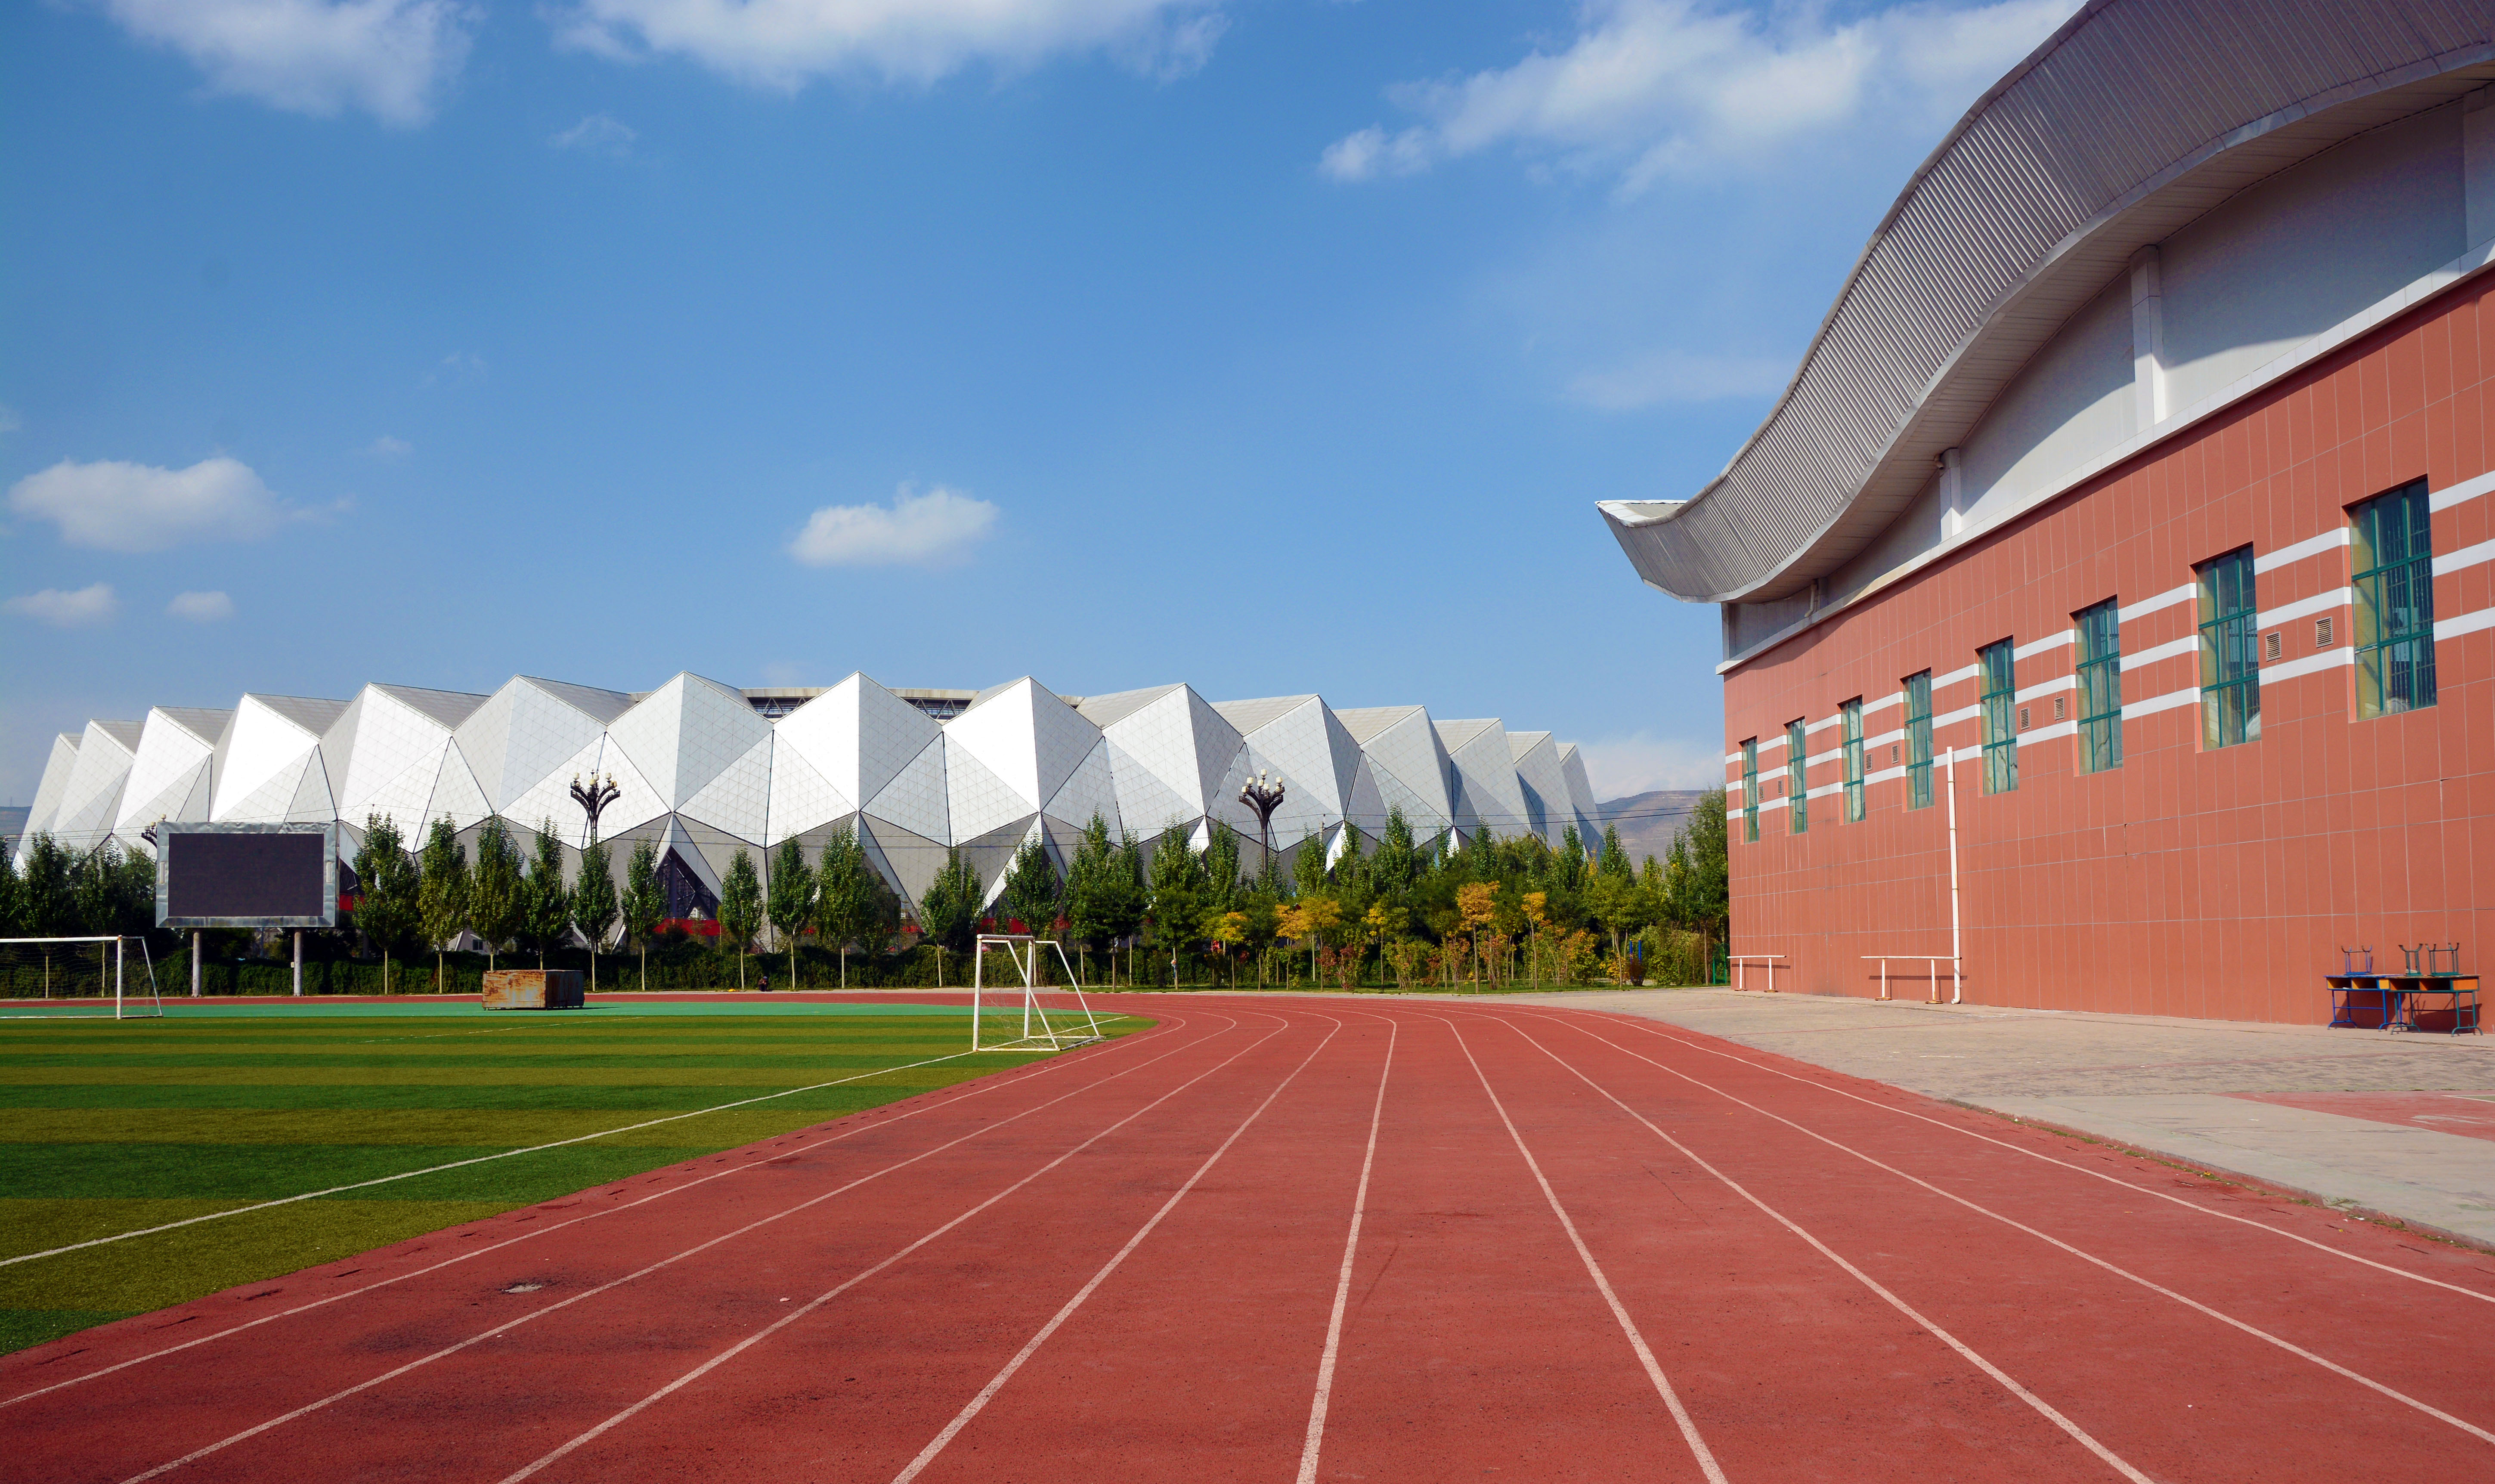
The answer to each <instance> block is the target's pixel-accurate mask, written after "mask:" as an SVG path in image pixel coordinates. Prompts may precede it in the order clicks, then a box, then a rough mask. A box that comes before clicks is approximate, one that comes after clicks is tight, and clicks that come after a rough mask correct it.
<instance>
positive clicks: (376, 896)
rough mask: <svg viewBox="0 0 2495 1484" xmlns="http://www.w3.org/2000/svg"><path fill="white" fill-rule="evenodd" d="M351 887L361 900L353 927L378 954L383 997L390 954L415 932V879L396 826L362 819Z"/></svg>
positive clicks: (377, 817) (413, 865) (370, 817)
mask: <svg viewBox="0 0 2495 1484" xmlns="http://www.w3.org/2000/svg"><path fill="white" fill-rule="evenodd" d="M355 882H356V884H357V885H358V886H360V887H361V888H362V890H363V894H364V897H363V902H362V903H361V905H359V906H358V907H356V909H355V927H356V929H357V930H358V931H360V932H361V933H362V934H363V935H364V938H365V939H366V941H368V942H370V943H372V945H373V946H374V947H375V948H377V949H379V950H380V951H381V956H382V993H383V994H388V993H389V988H390V972H389V961H390V952H391V950H392V949H394V948H397V947H399V946H400V945H402V944H403V943H406V942H407V940H408V938H409V937H410V935H412V934H414V933H415V932H416V923H417V904H416V888H417V877H416V863H415V862H414V861H412V860H410V859H408V854H407V847H406V842H405V841H404V840H403V839H401V837H400V835H399V832H398V825H397V824H395V823H394V822H392V821H391V820H390V819H389V818H388V817H387V816H385V815H378V814H375V815H367V816H365V817H364V844H363V848H362V849H361V850H357V851H356V852H355Z"/></svg>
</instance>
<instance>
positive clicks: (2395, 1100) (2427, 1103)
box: [2227, 1093, 2495, 1139]
mask: <svg viewBox="0 0 2495 1484" xmlns="http://www.w3.org/2000/svg"><path fill="white" fill-rule="evenodd" d="M2227 1096H2228V1097H2230V1098H2243V1099H2244V1100H2245V1101H2246V1102H2274V1103H2276V1104H2278V1105H2279V1106H2280V1107H2283V1108H2303V1109H2305V1110H2306V1111H2308V1112H2313V1113H2336V1114H2338V1115H2339V1116H2340V1117H2341V1118H2361V1119H2365V1120H2367V1121H2368V1122H2371V1123H2377V1124H2400V1125H2404V1126H2406V1127H2408V1128H2431V1129H2433V1130H2434V1131H2435V1132H2437V1133H2458V1134H2465V1135H2466V1136H2468V1137H2470V1138H2473V1139H2495V1093H2229V1094H2228V1095H2227Z"/></svg>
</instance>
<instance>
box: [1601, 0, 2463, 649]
mask: <svg viewBox="0 0 2495 1484" xmlns="http://www.w3.org/2000/svg"><path fill="white" fill-rule="evenodd" d="M2490 63H2495V11H2490V7H2489V6H2488V5H2487V4H2485V3H2483V0H2366V3H2364V4H2362V5H2357V4H2351V3H2349V0H2259V3H2251V0H2090V3H2089V4H2088V5H2086V6H2085V7H2083V8H2082V9H2081V10H2080V11H2079V14H2078V15H2074V16H2072V17H2071V19H2070V20H2069V21H2068V22H2067V23H2065V24H2064V25H2063V26H2062V28H2061V29H2060V30H2059V31H2057V32H2055V33H2054V34H2053V36H2052V37H2051V38H2050V39H2049V40H2048V41H2047V42H2046V43H2045V44H2044V45H2043V46H2039V47H2038V48H2037V49H2036V50H2035V52H2034V53H2033V54H2031V55H2030V56H2029V57H2028V58H2027V59H2026V60H2025V61H2024V62H2022V63H2020V64H2019V65H2018V67H2017V68H2016V69H2014V70H2013V71H2012V72H2011V73H2010V75H2009V76H2008V77H2004V78H2002V79H2001V80H2000V81H1999V82H1997V83H1995V84H1994V85H1993V87H1992V89H1991V90H1990V91H1989V92H1987V93H1986V94H1985V96H1984V97H1983V98H1982V99H1981V100H1979V101H1978V102H1977V104H1976V105H1975V107H1974V108H1970V109H1968V110H1967V113H1966V116H1965V117H1964V118H1962V119H1960V120H1959V121H1958V124H1957V127H1956V129H1954V130H1952V131H1951V133H1950V135H1949V137H1948V138H1947V139H1943V140H1942V141H1941V144H1940V147H1939V148H1937V149H1935V150H1934V151H1932V154H1931V156H1930V158H1929V159H1927V160H1925V162H1924V164H1923V166H1922V168H1921V169H1919V170H1916V171H1915V174H1914V177H1913V178H1912V179H1911V180H1909V181H1908V182H1907V183H1906V189H1905V191H1904V192H1903V193H1902V194H1901V195H1899V197H1898V198H1897V201H1896V204H1895V205H1894V206H1892V207H1890V209H1889V214H1888V216H1887V217H1886V218H1885V219H1883V220H1882V221H1881V223H1880V226H1879V228H1878V229H1877V230H1876V231H1874V232H1872V234H1871V240H1870V243H1869V245H1867V246H1866V247H1865V248H1864V251H1863V256H1862V259H1861V260H1860V261H1859V262H1858V263H1856V264H1855V267H1854V271H1853V273H1852V275H1851V276H1849V277H1848V278H1847V280H1846V283H1845V287H1844V289H1843V291H1842V292H1840V293H1839V294H1837V297H1836V303H1835V306H1834V307H1833V309H1831V310H1830V311H1829V315H1828V319H1827V320H1826V322H1825V323H1823V324H1822V325H1820V329H1819V333H1818V335H1817V336H1816V337H1815V338H1814V339H1813V340H1812V342H1811V345H1810V349H1809V351H1808V352H1806V353H1805V354H1804V355H1803V356H1802V366H1801V369H1800V370H1799V371H1797V372H1796V373H1795V375H1794V379H1793V383H1792V385H1791V386H1787V387H1786V388H1785V393H1784V396H1783V398H1782V399H1781V400H1779V401H1778V402H1777V404H1776V407H1775V410H1774V411H1773V412H1771V413H1770V414H1769V415H1768V419H1767V421H1766V422H1765V423H1764V424H1762V425H1761V426H1760V428H1759V430H1758V431H1757V432H1756V433H1754V434H1752V435H1751V437H1750V441H1749V442H1748V443H1747V444H1746V445H1744V446H1743V447H1742V448H1741V450H1740V452H1739V453H1738V454H1736V455H1734V457H1733V461H1732V462H1731V463H1730V464H1729V465H1727V466H1726V467H1725V470H1724V472H1723V473H1722V474H1721V475H1718V476H1717V477H1716V478H1715V479H1714V480H1713V481H1712V482H1711V483H1710V484H1709V485H1708V486H1707V487H1706V488H1705V489H1703V490H1701V491H1699V493H1698V494H1697V496H1696V497H1694V498H1692V499H1690V500H1686V501H1677V502H1676V501H1654V502H1639V501H1606V502H1603V505H1602V510H1603V514H1604V518H1605V519H1607V520H1608V521H1609V522H1610V523H1611V526H1612V532H1613V535H1614V536H1616V537H1617V539H1618V541H1619V543H1620V546H1621V549H1623V550H1624V551H1626V552H1627V553H1628V556H1629V560H1630V561H1631V562H1632V563H1633V564H1635V565H1636V567H1637V569H1638V573H1639V575H1641V576H1643V577H1644V578H1645V579H1646V580H1647V581H1648V582H1649V583H1651V584H1653V585H1654V586H1655V587H1658V588H1661V589H1662V590H1663V591H1665V592H1667V593H1670V594H1672V595H1673V596H1674V597H1677V598H1683V599H1688V600H1690V601H1692V602H1702V603H1725V602H1733V601H1737V600H1740V601H1768V600H1771V599H1777V598H1784V597H1789V596H1791V595H1793V594H1796V593H1799V592H1802V591H1803V590H1805V589H1807V588H1808V587H1809V586H1810V584H1811V583H1812V582H1813V581H1815V580H1816V579H1818V578H1820V577H1822V576H1825V575H1827V574H1828V573H1829V572H1833V571H1834V570H1835V569H1836V568H1837V567H1839V566H1840V565H1842V564H1843V563H1844V562H1845V561H1846V559H1848V558H1849V557H1852V556H1853V555H1854V554H1855V553H1857V552H1858V551H1860V550H1861V549H1862V548H1863V547H1864V544H1865V543H1866V542H1868V541H1870V540H1871V538H1872V537H1874V536H1876V535H1877V534H1878V533H1879V532H1880V531H1881V530H1882V529H1883V528H1884V527H1886V526H1887V525H1888V524H1889V522H1890V521H1891V520H1892V519H1894V517H1895V516H1896V515H1897V513H1898V512H1899V511H1900V510H1903V509H1904V508H1905V507H1906V505H1907V504H1908V503H1909V502H1910V501H1912V500H1913V499H1914V497H1915V496H1916V494H1917V493H1918V492H1919V491H1921V489H1922V488H1923V486H1924V484H1925V481H1926V480H1927V479H1929V478H1930V476H1931V471H1932V467H1933V460H1934V458H1935V457H1936V456H1937V455H1938V454H1939V453H1940V452H1941V451H1942V450H1943V449H1946V448H1952V447H1955V446H1956V444H1957V443H1958V442H1959V441H1960V440H1961V438H1962V437H1963V435H1964V433H1965V432H1966V430H1967V429H1968V428H1969V427H1970V426H1972V425H1973V424H1974V422H1975V421H1976V420H1977V418H1979V417H1981V416H1982V415H1983V413H1984V410H1985V409H1986V407H1987V406H1988V405H1989V404H1990V403H1991V401H1992V399H1993V397H1994V396H1995V395H1996V394H1997V393H1998V392H1999V391H2000V390H2001V389H2002V387H2003V386H2006V385H2007V384H2008V383H2009V381H2010V380H2011V378H2012V377H2014V376H2015V375H2017V373H2018V370H2019V368H2020V367H2021V366H2022V365H2024V364H2025V363H2026V361H2027V359H2028V357H2029V356H2032V355H2033V354H2034V353H2035V352H2036V351H2037V349H2038V348H2039V347H2041V346H2042V345H2044V343H2045V342H2046V341H2047V340H2048V339H2049V338H2050V337H2051V336H2052V334H2053V332H2054V331H2055V330H2056V329H2058V328H2059V327H2060V326H2061V325H2062V324H2063V322H2064V321H2066V320H2067V319H2068V318H2069V317H2070V315H2071V314H2072V313H2073V312H2074V311H2076V310H2077V309H2078V308H2079V306H2080V305H2082V304H2084V303H2085V302H2086V301H2087V300H2088V298H2089V297H2090V296H2092V295H2093V294H2096V293H2098V292H2099V291H2101V290H2102V289H2103V288H2104V287H2105V285H2106V284H2107V283H2108V282H2109V281H2110V280H2111V278H2112V276H2113V274H2114V273H2115V272H2116V271H2117V270H2118V269H2120V268H2121V267H2122V266H2123V264H2124V263H2125V262H2126V261H2127V260H2128V259H2129V257H2130V256H2131V254H2132V253H2133V252H2134V251H2136V250H2137V249H2139V248H2141V247H2143V246H2146V245H2148V244H2150V243H2153V242H2156V241H2159V240H2160V239H2162V238H2163V237H2165V236H2166V235H2168V234H2169V233H2171V232H2172V231H2173V230H2174V229H2175V228H2177V227H2179V226H2181V225H2183V224H2184V223H2185V222H2188V221H2190V220H2192V219H2193V218H2194V217H2197V216H2199V215H2200V214H2201V213H2202V212H2203V211H2206V210H2207V209H2208V208H2209V207H2211V206H2212V205H2215V204H2216V203H2217V202H2219V201H2223V200H2225V199H2226V198H2227V197H2229V196H2232V195H2233V194H2234V193H2235V192H2237V191H2239V190H2241V189H2243V188H2244V187H2245V186H2247V185H2249V184H2251V183H2253V182H2254V181H2257V180H2259V179H2261V178H2263V177H2264V176H2266V175H2270V174H2273V173H2275V172H2276V171H2278V170H2283V169H2285V168H2286V167H2288V166H2290V165H2293V164H2295V163H2296V162H2297V161H2300V160H2304V159H2307V158H2310V157H2311V156H2313V155H2315V154H2318V153H2320V152H2321V151H2322V150H2324V149H2326V148H2328V147H2329V146H2331V145H2332V144H2335V143H2338V142H2339V141H2340V140H2342V139H2348V138H2350V137H2351V136H2353V135H2356V134H2358V133H2361V132H2363V131H2364V130H2366V129H2370V128H2372V127H2374V126H2376V125H2378V124H2382V123H2387V122H2388V121H2389V120H2391V119H2394V118H2399V117H2402V116H2404V115H2407V114H2409V113H2413V112H2416V111H2417V110H2418V109H2419V108H2430V107H2433V106H2435V105H2437V104H2439V103H2443V102H2447V101H2449V100H2450V99H2452V98H2456V97H2458V96H2459V95H2461V94H2462V93H2465V92H2468V91H2470V90H2471V89H2473V88H2475V87H2477V86H2479V85H2480V84H2481V83H2483V82H2484V81H2486V80H2487V77H2489V76H2490V75H2495V66H2490V65H2489V64H2490Z"/></svg>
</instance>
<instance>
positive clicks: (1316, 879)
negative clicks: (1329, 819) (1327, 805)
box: [1291, 831, 1326, 897]
mask: <svg viewBox="0 0 2495 1484" xmlns="http://www.w3.org/2000/svg"><path fill="white" fill-rule="evenodd" d="M1325 888H1326V846H1325V835H1324V833H1323V832H1322V831H1320V832H1318V833H1316V834H1312V835H1310V836H1309V837H1308V838H1307V839H1306V840H1303V841H1301V842H1300V849H1299V853H1298V854H1297V855H1295V856H1293V857H1292V860H1291V895H1293V896H1295V897H1305V896H1309V895H1311V894H1313V893H1316V892H1320V891H1323V890H1325Z"/></svg>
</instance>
